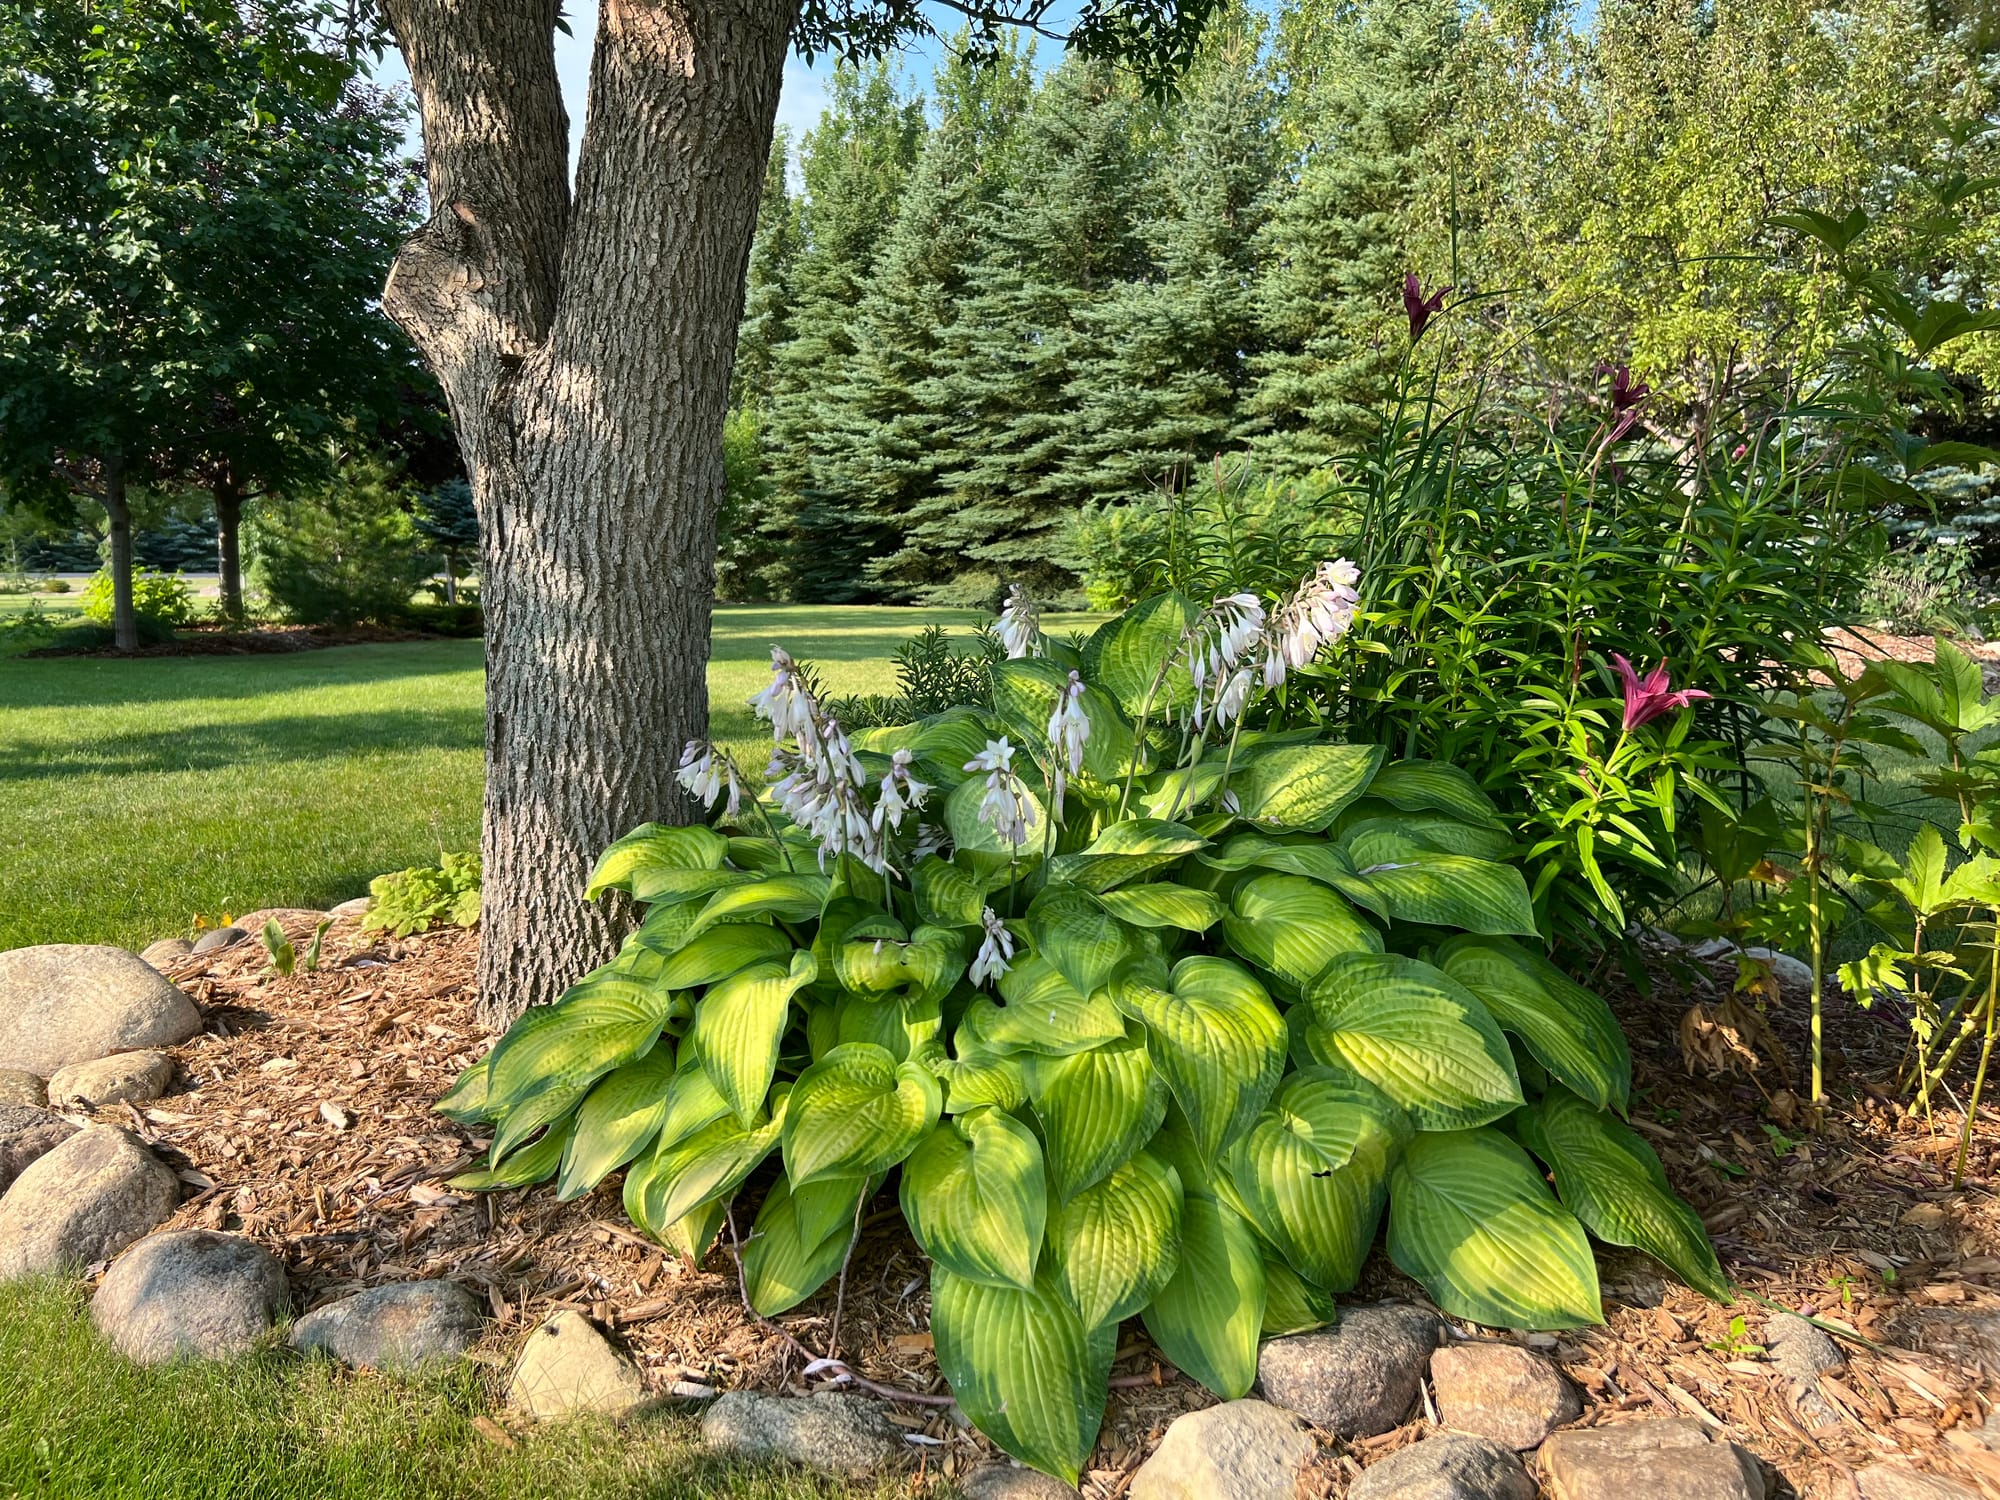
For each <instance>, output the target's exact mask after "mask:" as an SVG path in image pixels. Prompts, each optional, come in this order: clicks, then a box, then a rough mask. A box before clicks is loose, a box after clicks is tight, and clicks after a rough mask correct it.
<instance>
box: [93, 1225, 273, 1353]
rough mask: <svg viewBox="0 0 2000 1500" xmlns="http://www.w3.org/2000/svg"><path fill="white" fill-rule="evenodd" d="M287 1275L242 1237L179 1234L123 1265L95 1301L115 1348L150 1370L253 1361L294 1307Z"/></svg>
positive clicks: (131, 1254)
mask: <svg viewBox="0 0 2000 1500" xmlns="http://www.w3.org/2000/svg"><path fill="white" fill-rule="evenodd" d="M291 1300H292V1299H291V1289H290V1287H289V1285H288V1284H287V1282H286V1280H285V1268H284V1266H283V1264H281V1263H280V1262H279V1260H278V1258H277V1257H276V1256H275V1255H272V1254H271V1253H270V1251H268V1250H266V1249H264V1248H263V1247H262V1246H261V1245H257V1244H254V1243H252V1242H251V1241H249V1240H246V1239H244V1238H243V1237H242V1236H241V1235H235V1234H215V1233H213V1232H211V1231H209V1230H206V1229H175V1230H169V1231H167V1232H166V1233H165V1234H153V1235H148V1236H147V1237H146V1238H145V1239H143V1240H141V1241H139V1243H138V1244H136V1245H134V1246H133V1247H132V1248H131V1249H130V1250H127V1251H126V1252H125V1253H124V1254H123V1255H121V1256H119V1257H118V1260H117V1263H116V1264H114V1265H113V1266H112V1267H111V1269H110V1271H108V1272H107V1273H106V1274H105V1277H104V1283H103V1285H101V1286H100V1287H98V1289H97V1295H96V1296H95V1297H93V1298H91V1302H90V1317H91V1321H92V1322H94V1323H96V1324H97V1326H98V1328H99V1329H100V1330H101V1331H102V1332H103V1334H104V1336H105V1337H106V1338H107V1339H109V1340H110V1341H111V1345H112V1347H113V1348H115V1349H116V1350H117V1351H118V1352H119V1353H120V1354H123V1355H124V1356H125V1357H126V1358H127V1359H131V1360H136V1361H137V1362H138V1363H140V1364H142V1365H157V1364H165V1363H167V1362H168V1361H170V1360H176V1359H233V1358H235V1357H237V1356H238V1355H242V1354H248V1353H249V1352H250V1351H251V1350H252V1349H254V1348H256V1347H257V1342H258V1340H259V1339H261V1338H263V1337H264V1335H265V1333H266V1332H268V1331H269V1329H270V1327H271V1325H272V1324H273V1323H274V1322H276V1321H277V1320H278V1319H279V1318H280V1317H282V1316H283V1315H284V1314H285V1313H286V1312H287V1311H288V1310H289V1309H290V1307H291Z"/></svg>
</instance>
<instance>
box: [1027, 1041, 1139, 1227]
mask: <svg viewBox="0 0 2000 1500" xmlns="http://www.w3.org/2000/svg"><path fill="white" fill-rule="evenodd" d="M1026 1072H1027V1080H1028V1098H1029V1100H1030V1102H1031V1103H1032V1104H1033V1106H1034V1110H1035V1116H1036V1118H1037V1119H1038V1120H1040V1121H1041V1125H1042V1156H1043V1163H1044V1166H1045V1168H1046V1170H1047V1173H1048V1185H1049V1193H1050V1194H1051V1196H1052V1197H1053V1198H1054V1199H1055V1201H1057V1202H1061V1201H1063V1200H1065V1199H1067V1198H1068V1197H1070V1196H1071V1195H1072V1194H1074V1193H1078V1192H1081V1191H1082V1190H1083V1189H1085V1188H1087V1187H1089V1186H1090V1185H1091V1184H1092V1183H1093V1182H1096V1181H1098V1180H1100V1179H1101V1178H1103V1177H1104V1176H1105V1174H1106V1173H1108V1172H1110V1171H1111V1170H1112V1168H1114V1167H1116V1166H1118V1165H1119V1164H1120V1163H1121V1162H1125V1161H1129V1160H1131V1158H1132V1155H1133V1153H1134V1152H1136V1151H1137V1150H1138V1149H1139V1148H1140V1147H1142V1146H1144V1145H1145V1144H1146V1142H1147V1141H1148V1140H1150V1139H1152V1136H1153V1132H1154V1131H1156V1130H1158V1129H1159V1128H1160V1121H1161V1120H1163V1119H1165V1118H1166V1113H1167V1086H1166V1083H1165V1082H1164V1081H1163V1080H1162V1079H1161V1078H1160V1076H1159V1074H1158V1073H1157V1072H1156V1071H1154V1068H1153V1064H1152V1062H1151V1061H1150V1060H1149V1059H1148V1057H1147V1055H1146V1043H1145V1040H1144V1038H1143V1037H1142V1036H1140V1035H1139V1034H1138V1033H1137V1032H1136V1031H1134V1032H1132V1033H1131V1034H1128V1035H1124V1036H1121V1037H1120V1038H1119V1039H1118V1040H1117V1041H1115V1042H1105V1043H1103V1044H1102V1045H1100V1046H1097V1047H1092V1048H1091V1049H1089V1050H1088V1051H1085V1052H1075V1053H1071V1054H1070V1055H1069V1056H1067V1057H1043V1056H1030V1057H1029V1058H1027V1059H1026Z"/></svg>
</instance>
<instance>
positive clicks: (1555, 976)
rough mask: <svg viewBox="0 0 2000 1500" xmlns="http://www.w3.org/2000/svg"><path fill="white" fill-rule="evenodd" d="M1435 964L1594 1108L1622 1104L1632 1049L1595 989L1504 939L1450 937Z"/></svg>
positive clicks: (1620, 1106)
mask: <svg viewBox="0 0 2000 1500" xmlns="http://www.w3.org/2000/svg"><path fill="white" fill-rule="evenodd" d="M1438 966H1439V967H1440V968H1442V969H1443V970H1444V971H1445V973H1447V974H1449V975H1451V977H1452V978H1453V979H1456V980H1457V981H1458V982H1459V983H1460V984H1462V985H1464V986H1465V987H1466V988H1467V989H1469V990H1471V991H1472V993H1473V994H1475V995H1477V996H1478V997H1479V999H1480V1003H1481V1004H1483V1005H1484V1006H1485V1007H1486V1008H1487V1010H1488V1011H1490V1012H1492V1015H1493V1019H1494V1020H1496V1021H1498V1022H1499V1023H1500V1027H1501V1029H1502V1030H1504V1031H1511V1032H1512V1033H1513V1034H1514V1035H1515V1036H1518V1037H1519V1038H1520V1039H1521V1040H1522V1042H1524V1043H1525V1044H1526V1045H1527V1048H1528V1051H1529V1053H1530V1054H1531V1055H1532V1056H1533V1057H1534V1059H1535V1061H1536V1062H1538V1063H1540V1064H1541V1065H1542V1066H1543V1067H1545V1068H1547V1069H1548V1070H1549V1072H1550V1073H1551V1074H1553V1075H1554V1076H1555V1077H1556V1078H1558V1079H1560V1080H1561V1081H1562V1082H1563V1083H1564V1084H1565V1085H1567V1086H1568V1087H1569V1088H1571V1089H1573V1090H1574V1091H1575V1092H1576V1093H1578V1094H1581V1095H1582V1096H1583V1097H1584V1098H1586V1099H1588V1100H1589V1101H1590V1102H1591V1103H1592V1104H1594V1105H1595V1106H1597V1108H1599V1109H1605V1108H1611V1109H1616V1110H1618V1111H1620V1112H1621V1113H1622V1112H1623V1111H1624V1110H1625V1109H1626V1107H1627V1104H1628V1101H1629V1096H1630V1094H1631V1089H1632V1053H1631V1050H1630V1048H1628V1047H1627V1046H1626V1044H1625V1033H1624V1031H1623V1030H1621V1029H1620V1027H1619V1025H1618V1020H1617V1017H1615V1016H1613V1015H1612V1014H1611V1007H1610V1006H1608V1005H1606V1004H1605V1003H1604V1002H1603V1001H1602V1000H1600V999H1599V998H1598V997H1597V996H1596V995H1593V994H1592V993H1591V992H1590V991H1589V990H1587V989H1585V988H1584V987H1583V986H1582V985H1580V984H1578V983H1577V982H1576V981H1575V980H1573V979H1571V978H1570V977H1569V976H1568V975H1567V974H1565V973H1563V971H1562V970H1560V969H1558V968H1557V967H1556V966H1555V965H1554V964H1552V963H1550V962H1549V961H1548V960H1547V959H1546V958H1543V957H1542V956H1541V955H1540V954H1539V953H1531V952H1529V951H1528V950H1527V949H1526V948H1523V947H1522V946H1521V945H1520V944H1518V943H1510V942H1508V941H1507V940H1506V939H1505V938H1488V937H1458V938H1453V939H1452V940H1451V941H1450V942H1448V943H1446V944H1444V946H1443V947H1441V948H1439V949H1438Z"/></svg>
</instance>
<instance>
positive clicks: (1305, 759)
mask: <svg viewBox="0 0 2000 1500" xmlns="http://www.w3.org/2000/svg"><path fill="white" fill-rule="evenodd" d="M1381 764H1382V747H1381V746H1380V745H1280V746H1277V747H1275V748H1272V749H1269V750H1263V751H1260V752H1259V753H1258V754H1257V755H1255V756H1254V757H1252V759H1251V760H1250V763H1249V764H1248V765H1247V766H1245V767H1244V768H1243V769H1242V770H1241V772H1239V773H1238V775H1237V776H1236V777H1235V779H1234V781H1233V782H1232V784H1231V787H1230V790H1231V791H1233V792H1234V793H1235V794H1236V799H1237V802H1238V803H1239V804H1240V805H1241V807H1242V809H1243V816H1244V818H1245V819H1247V820H1248V821H1250V822H1252V823H1257V824H1261V825H1262V826H1263V827H1266V828H1276V829H1301V830H1303V831H1305V832H1307V833H1318V832H1320V831H1321V830H1322V829H1324V828H1326V826H1327V825H1328V824H1330V823H1332V822H1333V820H1334V819H1335V818H1336V817H1338V816H1339V815H1340V810H1341V809H1342V808H1343V807H1345V806H1347V804H1348V803H1350V802H1352V801H1353V800H1354V799H1355V798H1356V797H1359V796H1360V795H1361V794H1362V793H1363V792H1364V791H1366V790H1367V789H1368V783H1369V781H1370V780H1372V779H1373V777H1374V775H1375V768H1376V767H1377V766H1379V765H1381Z"/></svg>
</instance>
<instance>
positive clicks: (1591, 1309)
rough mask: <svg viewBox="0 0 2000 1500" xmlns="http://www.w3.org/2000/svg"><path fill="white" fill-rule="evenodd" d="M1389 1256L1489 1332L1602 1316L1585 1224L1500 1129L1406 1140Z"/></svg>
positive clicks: (1396, 1176) (1446, 1305)
mask: <svg viewBox="0 0 2000 1500" xmlns="http://www.w3.org/2000/svg"><path fill="white" fill-rule="evenodd" d="M1389 1259H1390V1260H1392V1261H1394V1262H1395V1263H1396V1266H1397V1267H1398V1269H1400V1270H1401V1271H1403V1272H1404V1274H1406V1275H1408V1276H1411V1277H1414V1278H1415V1279H1416V1280H1417V1281H1418V1282H1419V1283H1421V1284H1422V1286H1423V1288H1424V1290H1425V1291H1427V1292H1429V1293H1430V1295H1431V1300H1432V1301H1433V1302H1435V1303H1437V1305H1438V1306H1439V1307H1441V1308H1443V1309H1444V1310H1445V1312H1447V1313H1449V1314H1450V1315H1451V1316H1453V1317H1455V1318H1466V1319H1469V1320H1471V1321H1472V1322H1475V1323H1484V1324H1486V1325H1487V1326H1488V1327H1490V1328H1574V1327H1577V1326H1579V1325H1582V1324H1587V1323H1601V1322H1603V1321H1604V1312H1603V1299H1602V1298H1601V1296H1600V1295H1599V1292H1598V1288H1597V1263H1596V1262H1595V1261H1594V1260H1592V1259H1591V1255H1590V1242H1589V1241H1588V1240H1586V1239H1585V1238H1584V1234H1583V1226H1582V1225H1581V1224H1579V1223H1577V1221H1576V1220H1575V1218H1573V1217H1572V1216H1571V1215H1570V1213H1569V1211H1568V1210H1566V1209H1565V1208H1564V1207H1563V1206H1562V1205H1561V1204H1559V1203H1558V1202H1556V1200H1555V1195H1554V1194H1553V1193H1551V1192H1550V1191H1549V1189H1548V1184H1546V1183H1545V1182H1543V1181H1542V1174H1541V1173H1540V1172H1538V1171H1536V1170H1535V1167H1534V1164H1533V1163H1532V1162H1530V1161H1529V1160H1528V1157H1527V1153H1526V1152H1524V1151H1522V1150H1521V1148H1520V1147H1519V1146H1517V1145H1515V1144H1514V1143H1513V1142H1512V1141H1510V1140H1508V1139H1507V1137H1506V1136H1504V1135H1502V1134H1501V1133H1500V1132H1499V1131H1497V1130H1457V1131H1448V1132H1440V1133H1431V1132H1426V1133H1424V1134H1421V1135H1419V1136H1417V1138H1416V1139H1415V1140H1413V1141H1411V1142H1410V1144H1409V1146H1408V1147H1407V1148H1405V1150H1404V1152H1403V1155H1402V1159H1401V1160H1400V1161H1398V1162H1397V1163H1396V1165H1395V1166H1394V1167H1393V1168H1391V1169H1390V1174H1389Z"/></svg>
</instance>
